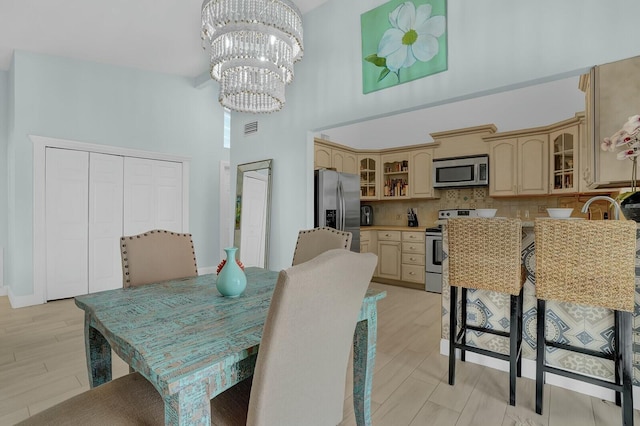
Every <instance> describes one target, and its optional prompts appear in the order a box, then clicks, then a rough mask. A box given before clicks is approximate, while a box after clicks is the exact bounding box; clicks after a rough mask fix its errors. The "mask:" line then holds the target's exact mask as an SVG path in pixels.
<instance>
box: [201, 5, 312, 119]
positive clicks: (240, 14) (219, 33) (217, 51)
mask: <svg viewBox="0 0 640 426" xmlns="http://www.w3.org/2000/svg"><path fill="white" fill-rule="evenodd" d="M202 38H203V40H208V42H209V44H210V48H211V50H210V52H211V57H210V62H211V77H212V78H213V79H214V80H216V81H218V82H219V83H220V95H219V101H220V103H221V104H222V105H223V106H225V107H227V108H229V109H231V110H234V111H241V112H252V113H255V112H274V111H278V110H280V109H281V108H282V106H283V105H284V103H285V96H284V92H285V85H286V84H289V83H290V82H291V81H292V80H293V64H294V63H295V62H297V61H299V60H300V59H301V58H302V55H303V50H304V48H303V44H302V18H301V15H300V12H299V10H298V8H297V7H296V5H295V4H294V3H292V2H291V1H289V0H205V1H204V3H203V4H202Z"/></svg>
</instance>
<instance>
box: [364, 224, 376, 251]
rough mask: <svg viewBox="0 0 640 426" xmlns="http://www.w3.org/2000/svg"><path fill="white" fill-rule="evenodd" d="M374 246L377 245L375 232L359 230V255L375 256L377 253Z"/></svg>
mask: <svg viewBox="0 0 640 426" xmlns="http://www.w3.org/2000/svg"><path fill="white" fill-rule="evenodd" d="M376 244H377V234H376V232H375V231H368V230H363V228H360V253H374V254H376V253H377V252H378V250H377V247H376Z"/></svg>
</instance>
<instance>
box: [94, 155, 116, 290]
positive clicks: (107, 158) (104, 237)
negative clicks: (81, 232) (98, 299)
mask: <svg viewBox="0 0 640 426" xmlns="http://www.w3.org/2000/svg"><path fill="white" fill-rule="evenodd" d="M123 173H124V157H122V156H119V155H108V154H98V153H94V152H92V153H91V154H90V155H89V293H94V292H96V291H103V290H110V289H114V288H119V287H122V261H121V260H120V237H121V236H122V222H123V215H122V205H123V201H122V200H123V198H122V197H123Z"/></svg>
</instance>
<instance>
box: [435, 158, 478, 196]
mask: <svg viewBox="0 0 640 426" xmlns="http://www.w3.org/2000/svg"><path fill="white" fill-rule="evenodd" d="M487 185H489V156H488V155H474V156H470V157H456V158H440V159H435V160H433V187H434V188H464V187H468V186H487Z"/></svg>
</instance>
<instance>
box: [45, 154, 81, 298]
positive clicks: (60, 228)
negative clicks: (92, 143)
mask: <svg viewBox="0 0 640 426" xmlns="http://www.w3.org/2000/svg"><path fill="white" fill-rule="evenodd" d="M45 163H46V170H45V175H46V184H45V216H46V219H45V220H46V232H45V235H46V282H47V284H46V294H47V300H55V299H63V298H67V297H73V296H76V295H78V294H86V293H87V291H88V284H87V283H88V270H87V269H88V268H87V262H88V260H87V258H88V252H89V250H88V225H89V224H88V217H89V215H88V205H89V200H88V198H89V191H88V187H89V153H88V152H83V151H73V150H67V149H56V148H47V149H46V152H45Z"/></svg>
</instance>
